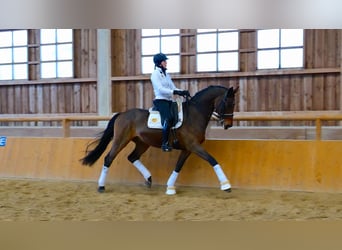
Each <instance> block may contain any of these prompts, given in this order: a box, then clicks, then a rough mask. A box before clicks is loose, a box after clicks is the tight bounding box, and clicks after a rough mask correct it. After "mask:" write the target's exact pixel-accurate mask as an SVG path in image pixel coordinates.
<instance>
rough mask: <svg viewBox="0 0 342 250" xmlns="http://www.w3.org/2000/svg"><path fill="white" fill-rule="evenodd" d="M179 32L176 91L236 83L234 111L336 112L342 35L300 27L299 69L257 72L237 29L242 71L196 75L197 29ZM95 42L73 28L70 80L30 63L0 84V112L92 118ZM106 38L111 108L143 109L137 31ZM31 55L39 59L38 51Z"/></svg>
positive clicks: (250, 45)
mask: <svg viewBox="0 0 342 250" xmlns="http://www.w3.org/2000/svg"><path fill="white" fill-rule="evenodd" d="M37 32H38V30H30V32H29V40H30V41H31V42H32V43H33V44H36V43H37V42H38V41H39V36H38V35H37V34H38V33H37ZM181 32H182V35H181V43H182V46H181V47H182V51H181V61H182V63H185V64H186V65H182V67H181V74H179V75H173V79H174V82H175V83H176V85H177V86H179V87H181V88H184V89H188V90H189V91H190V92H191V93H192V94H194V93H196V92H197V91H198V90H200V89H202V88H205V87H207V86H209V85H214V84H221V85H225V86H237V85H239V86H240V91H239V93H238V98H237V105H236V111H297V110H301V111H305V110H316V111H317V110H341V96H342V93H341V49H342V48H341V45H342V39H341V36H342V31H341V30H333V29H332V30H323V29H322V30H305V39H304V42H305V45H304V48H305V51H304V54H305V56H304V57H305V59H304V62H305V68H304V69H303V70H302V69H293V70H283V71H279V70H273V71H272V70H268V71H256V31H255V30H241V32H240V55H241V56H240V69H241V72H225V73H218V74H215V73H201V74H197V73H196V72H195V68H196V67H195V64H194V63H195V51H196V49H195V48H196V46H195V45H196V39H195V30H191V29H184V30H181ZM96 37H97V36H96V30H95V29H77V30H74V58H75V61H74V72H75V78H74V79H70V80H56V79H51V80H48V79H47V80H39V79H36V78H35V76H36V75H37V72H39V67H38V66H37V65H34V64H33V65H31V66H30V79H31V80H30V81H25V82H22V81H9V82H0V113H2V114H44V113H96V112H97V84H96V81H97V79H96V76H97V72H96V71H97V50H96V48H97V39H96ZM111 39H112V80H113V88H112V111H113V112H118V111H124V110H126V109H129V108H136V107H138V108H149V107H150V106H151V105H152V99H153V92H152V86H151V83H150V80H149V77H150V76H149V75H141V70H140V68H141V65H140V30H134V29H128V30H126V29H123V30H112V32H111ZM30 49H33V48H30ZM32 57H34V58H32V60H37V58H36V57H37V53H36V54H34V55H32ZM297 123H298V122H296V123H293V122H272V124H275V125H293V124H297ZM79 124H85V125H88V124H90V123H84V122H82V123H79ZM249 124H250V125H265V124H266V122H240V125H249ZM301 124H303V123H301ZM304 124H308V123H304ZM329 124H335V123H329Z"/></svg>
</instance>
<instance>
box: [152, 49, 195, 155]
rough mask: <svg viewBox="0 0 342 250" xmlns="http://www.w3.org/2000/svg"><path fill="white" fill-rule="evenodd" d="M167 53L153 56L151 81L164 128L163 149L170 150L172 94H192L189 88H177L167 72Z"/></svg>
mask: <svg viewBox="0 0 342 250" xmlns="http://www.w3.org/2000/svg"><path fill="white" fill-rule="evenodd" d="M167 59H168V58H167V57H166V55H165V54H163V53H158V54H156V55H154V56H153V62H154V71H153V72H152V74H151V81H152V86H153V91H154V95H155V99H154V100H153V104H154V106H155V107H156V108H157V110H158V111H159V113H160V116H161V124H162V126H163V128H162V146H161V148H162V150H163V151H164V152H169V151H171V150H172V147H171V146H170V145H169V134H170V129H171V126H172V124H171V122H172V117H171V111H170V109H171V104H172V97H173V96H172V95H180V96H183V97H188V96H190V93H189V91H188V90H181V89H178V88H176V86H175V84H174V83H173V81H172V80H171V77H170V75H169V74H168V73H167V72H166V70H167V68H166V66H167V61H166V60H167Z"/></svg>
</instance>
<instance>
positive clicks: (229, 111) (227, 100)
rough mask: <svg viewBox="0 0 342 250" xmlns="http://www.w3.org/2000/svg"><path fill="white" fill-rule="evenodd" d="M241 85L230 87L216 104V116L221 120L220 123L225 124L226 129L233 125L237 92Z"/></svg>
mask: <svg viewBox="0 0 342 250" xmlns="http://www.w3.org/2000/svg"><path fill="white" fill-rule="evenodd" d="M238 89H239V87H236V88H235V89H234V88H233V87H230V88H229V89H228V90H227V91H226V92H225V94H224V95H223V98H219V99H218V100H217V102H216V104H215V111H214V116H215V117H216V118H217V119H218V120H219V123H220V124H222V125H223V127H224V129H228V128H230V127H232V126H233V117H234V106H235V93H236V92H237V91H238Z"/></svg>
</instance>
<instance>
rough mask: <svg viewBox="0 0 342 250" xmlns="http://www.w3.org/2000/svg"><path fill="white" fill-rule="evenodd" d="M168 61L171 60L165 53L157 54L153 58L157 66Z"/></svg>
mask: <svg viewBox="0 0 342 250" xmlns="http://www.w3.org/2000/svg"><path fill="white" fill-rule="evenodd" d="M167 59H169V58H167V56H166V55H165V54H163V53H159V54H155V55H154V56H153V62H154V65H155V66H159V65H160V63H161V62H162V61H165V60H167Z"/></svg>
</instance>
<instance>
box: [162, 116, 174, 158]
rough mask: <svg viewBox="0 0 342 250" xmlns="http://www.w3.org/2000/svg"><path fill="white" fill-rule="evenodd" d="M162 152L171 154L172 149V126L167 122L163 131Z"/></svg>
mask: <svg viewBox="0 0 342 250" xmlns="http://www.w3.org/2000/svg"><path fill="white" fill-rule="evenodd" d="M162 133H163V134H162V146H161V148H162V150H163V151H164V152H170V151H171V150H172V147H171V146H170V145H169V134H170V126H169V124H168V122H167V121H165V122H164V126H163V129H162Z"/></svg>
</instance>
